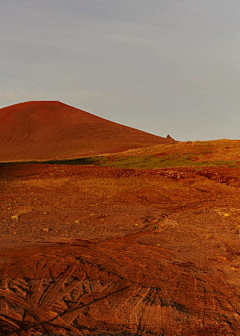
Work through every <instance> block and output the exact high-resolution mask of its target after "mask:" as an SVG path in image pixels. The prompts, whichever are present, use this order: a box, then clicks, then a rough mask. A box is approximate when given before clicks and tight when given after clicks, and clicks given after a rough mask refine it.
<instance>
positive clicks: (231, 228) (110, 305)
mask: <svg viewBox="0 0 240 336" xmlns="http://www.w3.org/2000/svg"><path fill="white" fill-rule="evenodd" d="M239 187H240V169H239V168H226V167H204V168H202V169H199V168H189V167H182V168H172V169H170V168H167V169H156V170H134V169H119V168H107V167H84V166H67V165H45V164H2V165H0V190H1V194H0V225H1V226H0V230H1V239H2V241H1V242H0V330H1V332H2V334H1V332H0V335H9V336H10V335H11V336H17V335H22V336H23V335H28V336H30V335H38V336H42V335H68V336H70V335H100V334H101V333H104V335H113V334H114V335H120V334H121V335H126V333H129V334H131V335H162V336H163V335H164V336H173V335H177V336H188V335H191V336H219V335H222V336H223V335H224V336H238V335H240V282H239V274H240V244H239V239H240V207H239ZM124 333H125V334H124Z"/></svg>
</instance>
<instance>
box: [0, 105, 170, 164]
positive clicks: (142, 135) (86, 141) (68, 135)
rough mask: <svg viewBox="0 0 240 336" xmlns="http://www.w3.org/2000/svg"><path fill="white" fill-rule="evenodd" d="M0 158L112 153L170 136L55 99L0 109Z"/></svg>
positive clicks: (167, 140) (148, 144) (23, 158)
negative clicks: (86, 110) (160, 135)
mask: <svg viewBox="0 0 240 336" xmlns="http://www.w3.org/2000/svg"><path fill="white" fill-rule="evenodd" d="M0 130H1V132H0V143H1V146H0V161H2V162H3V161H30V160H39V161H44V160H48V159H69V158H74V157H79V156H90V155H98V154H103V153H116V152H120V151H124V150H127V149H131V148H142V147H148V146H152V145H156V144H163V143H169V142H173V141H174V140H173V139H172V138H171V137H170V136H167V138H163V137H158V136H156V135H153V134H149V133H146V132H143V131H140V130H137V129H134V128H131V127H127V126H123V125H120V124H117V123H115V122H112V121H109V120H106V119H103V118H100V117H97V116H95V115H93V114H91V113H88V112H85V111H82V110H79V109H77V108H74V107H71V106H69V105H66V104H64V103H61V102H58V101H32V102H25V103H19V104H16V105H12V106H8V107H4V108H2V109H0Z"/></svg>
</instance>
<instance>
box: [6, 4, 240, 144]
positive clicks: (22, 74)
mask: <svg viewBox="0 0 240 336" xmlns="http://www.w3.org/2000/svg"><path fill="white" fill-rule="evenodd" d="M0 60H1V61H0V106H1V107H3V106H6V105H10V104H14V103H17V102H20V101H28V100H60V101H63V102H65V103H67V104H70V105H73V106H76V107H78V108H81V109H84V110H87V111H89V112H92V113H94V114H96V115H99V116H102V117H104V118H107V119H110V120H113V121H116V122H119V123H122V124H125V125H129V126H132V127H135V128H139V129H142V130H145V131H148V132H151V133H155V134H158V135H162V136H165V135H167V134H168V133H169V134H171V135H172V136H173V137H174V138H176V139H177V140H208V139H217V138H238V139H239V138H240V127H239V126H240V113H239V109H240V92H239V91H240V2H239V1H237V0H236V1H235V0H228V1H226V0H211V1H209V0H120V1H115V0H2V1H1V3H0Z"/></svg>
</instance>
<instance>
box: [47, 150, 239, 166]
mask: <svg viewBox="0 0 240 336" xmlns="http://www.w3.org/2000/svg"><path fill="white" fill-rule="evenodd" d="M196 157H197V155H196V154H192V153H188V154H184V155H181V154H172V155H161V156H154V155H142V156H125V157H117V156H112V157H106V156H96V157H84V158H79V159H72V160H58V161H46V162H44V163H48V164H64V165H94V166H104V167H116V168H134V169H157V168H172V167H198V169H200V168H201V167H205V166H214V167H224V166H227V167H232V168H235V167H237V166H238V162H237V161H223V160H218V161H201V162H198V161H196V160H195V159H196Z"/></svg>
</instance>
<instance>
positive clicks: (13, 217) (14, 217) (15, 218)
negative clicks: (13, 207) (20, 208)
mask: <svg viewBox="0 0 240 336" xmlns="http://www.w3.org/2000/svg"><path fill="white" fill-rule="evenodd" d="M18 218H19V216H17V215H14V216H12V217H11V219H14V220H18Z"/></svg>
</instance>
